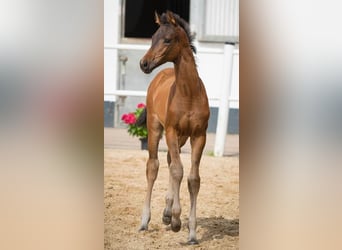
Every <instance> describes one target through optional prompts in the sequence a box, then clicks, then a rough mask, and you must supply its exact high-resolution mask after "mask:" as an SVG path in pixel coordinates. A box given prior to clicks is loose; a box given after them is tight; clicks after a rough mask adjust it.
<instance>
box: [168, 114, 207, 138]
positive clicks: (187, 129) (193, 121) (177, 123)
mask: <svg viewBox="0 0 342 250" xmlns="http://www.w3.org/2000/svg"><path fill="white" fill-rule="evenodd" d="M174 118H175V119H174V120H173V121H170V123H169V124H170V125H171V126H172V127H174V128H175V129H176V130H177V131H178V132H179V133H180V134H182V135H191V134H194V133H196V131H198V130H201V129H203V127H206V126H207V122H206V121H205V117H203V114H202V113H201V112H195V111H186V112H180V111H179V112H177V113H175V116H174Z"/></svg>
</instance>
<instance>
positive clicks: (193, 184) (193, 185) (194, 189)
mask: <svg viewBox="0 0 342 250" xmlns="http://www.w3.org/2000/svg"><path fill="white" fill-rule="evenodd" d="M200 184H201V178H200V177H199V176H189V177H188V189H189V192H190V193H198V191H199V188H200Z"/></svg>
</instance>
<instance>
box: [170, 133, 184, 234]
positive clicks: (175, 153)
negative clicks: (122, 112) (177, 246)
mask: <svg viewBox="0 0 342 250" xmlns="http://www.w3.org/2000/svg"><path fill="white" fill-rule="evenodd" d="M166 142H167V146H168V148H169V154H170V158H171V162H170V166H169V172H170V187H171V190H172V191H171V193H172V194H173V203H172V218H171V229H172V231H174V232H178V231H179V230H180V229H181V225H182V222H181V220H180V214H181V206H180V201H179V190H180V185H181V182H182V179H183V165H182V162H181V160H180V155H179V145H178V138H177V133H176V131H175V130H174V129H172V128H171V129H168V130H167V131H166ZM169 193H170V192H169Z"/></svg>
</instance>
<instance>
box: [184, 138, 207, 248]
mask: <svg viewBox="0 0 342 250" xmlns="http://www.w3.org/2000/svg"><path fill="white" fill-rule="evenodd" d="M205 142H206V135H203V136H199V137H192V138H191V148H192V150H191V169H190V174H189V176H188V190H189V194H190V204H191V205H190V215H189V244H191V245H193V244H198V241H197V238H196V227H197V222H196V205H197V195H198V192H199V189H200V182H201V179H200V176H199V164H200V160H201V157H202V152H203V149H204V145H205Z"/></svg>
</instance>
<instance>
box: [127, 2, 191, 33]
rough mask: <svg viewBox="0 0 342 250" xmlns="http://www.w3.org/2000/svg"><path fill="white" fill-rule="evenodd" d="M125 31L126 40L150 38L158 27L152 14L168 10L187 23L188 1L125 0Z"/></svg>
mask: <svg viewBox="0 0 342 250" xmlns="http://www.w3.org/2000/svg"><path fill="white" fill-rule="evenodd" d="M125 2H126V4H125V26H124V27H125V28H124V29H125V30H124V36H125V37H128V38H151V37H152V35H153V33H154V32H155V31H156V30H157V28H158V26H157V24H156V23H155V22H154V12H155V11H157V12H158V13H159V14H161V13H163V12H165V11H166V10H170V11H172V12H174V13H176V14H178V15H179V16H180V17H182V18H183V19H184V20H186V21H187V22H189V9H190V0H126V1H125Z"/></svg>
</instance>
